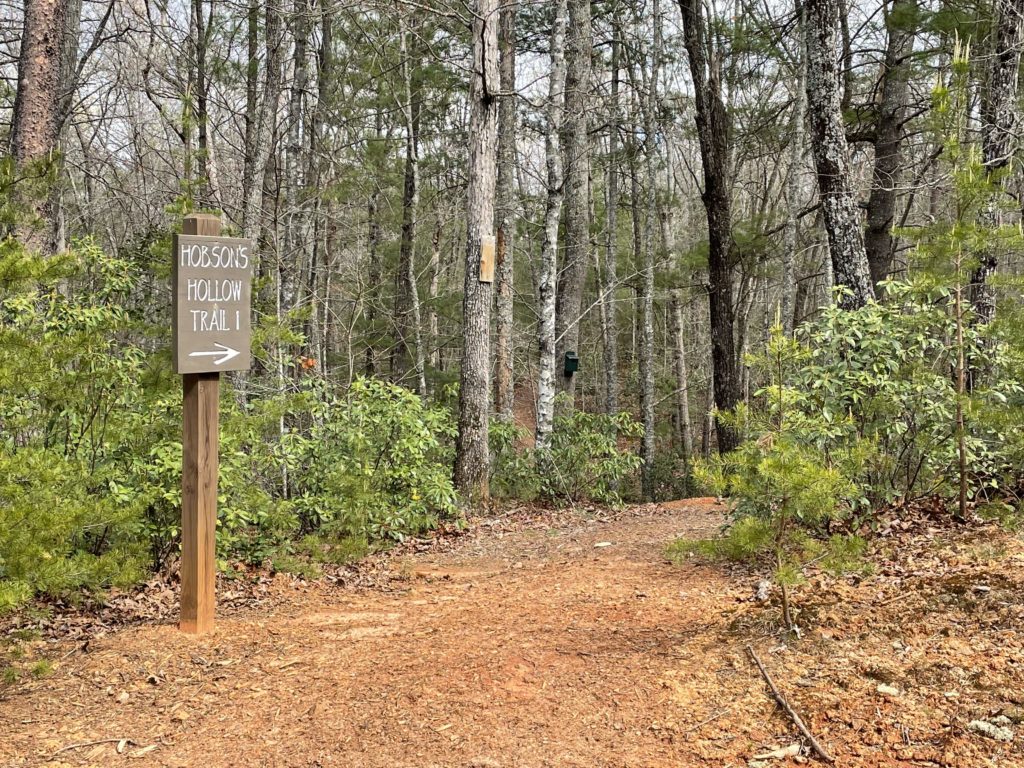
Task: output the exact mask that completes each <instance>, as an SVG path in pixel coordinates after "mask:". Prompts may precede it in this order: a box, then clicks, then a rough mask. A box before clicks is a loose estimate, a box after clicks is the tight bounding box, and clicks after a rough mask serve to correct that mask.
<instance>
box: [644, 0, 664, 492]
mask: <svg viewBox="0 0 1024 768" xmlns="http://www.w3.org/2000/svg"><path fill="white" fill-rule="evenodd" d="M651 25H652V27H653V31H654V34H653V43H652V45H651V51H650V65H649V68H645V76H644V79H645V80H646V81H647V82H646V83H645V85H646V87H647V92H646V94H644V101H643V106H642V110H641V111H642V112H643V119H644V166H645V171H646V174H645V179H644V181H645V184H646V186H647V200H646V205H645V207H646V209H647V210H646V217H645V220H644V221H645V223H644V259H643V265H642V267H641V273H640V284H641V289H640V314H641V331H640V413H641V419H642V421H643V425H644V432H643V438H642V439H641V441H640V458H641V460H642V461H643V464H642V466H641V470H640V485H641V491H642V493H643V496H644V499H646V500H648V501H651V500H652V499H653V498H654V439H655V428H656V425H655V414H654V410H655V402H654V401H655V397H656V393H655V390H654V365H655V360H654V230H655V227H654V225H655V219H656V218H657V215H658V199H657V183H658V179H657V174H656V173H655V156H656V154H657V137H658V125H657V112H658V72H659V67H660V65H661V3H660V2H659V0H653V3H652V4H651Z"/></svg>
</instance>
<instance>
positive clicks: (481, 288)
mask: <svg viewBox="0 0 1024 768" xmlns="http://www.w3.org/2000/svg"><path fill="white" fill-rule="evenodd" d="M498 6H499V3H498V0H475V2H473V3H472V5H471V6H470V8H471V11H472V15H473V18H472V22H471V32H472V39H473V44H472V45H473V67H472V70H471V72H470V82H469V137H468V138H469V165H468V169H467V171H468V173H467V175H468V184H467V190H466V195H467V201H466V269H465V276H464V283H463V285H464V294H463V301H462V369H461V371H460V375H459V422H458V430H459V433H458V437H457V439H456V443H455V472H454V480H455V486H456V488H457V489H458V490H459V491H460V492H461V493H462V494H463V495H465V496H466V497H468V498H476V499H479V500H486V499H487V498H488V497H489V495H490V488H489V482H488V481H489V477H488V472H489V469H490V466H489V464H490V460H489V453H488V448H487V427H488V423H489V420H490V400H491V397H490V395H491V386H490V380H491V375H490V374H491V336H490V333H491V284H490V283H486V282H481V281H480V250H481V245H482V243H483V240H484V238H488V237H491V236H492V235H493V231H494V187H495V176H496V165H497V159H496V149H497V133H498V130H497V122H498V121H497V117H498V115H497V112H498V99H497V96H496V94H495V87H496V86H497V85H498V84H499V82H500V81H499V77H498V18H497V14H498Z"/></svg>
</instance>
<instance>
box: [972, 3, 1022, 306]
mask: <svg viewBox="0 0 1024 768" xmlns="http://www.w3.org/2000/svg"><path fill="white" fill-rule="evenodd" d="M996 6H997V13H998V17H997V21H996V31H995V41H994V42H993V45H992V55H991V58H990V64H989V71H988V79H987V82H986V84H985V90H984V93H983V96H982V129H981V154H982V160H983V162H984V163H985V172H986V174H987V176H988V178H989V180H990V182H992V183H993V185H994V187H995V190H996V191H997V192H999V191H1002V189H1003V179H1002V177H1001V175H1000V172H1001V171H1003V169H1005V168H1006V167H1007V166H1008V165H1009V164H1010V161H1011V160H1012V159H1013V155H1014V152H1015V151H1016V149H1017V137H1016V133H1017V130H1018V122H1019V120H1018V113H1017V99H1018V98H1019V94H1018V92H1017V81H1018V79H1019V77H1020V55H1021V22H1022V20H1024V0H998V2H997V3H996ZM983 222H984V224H985V225H987V226H989V227H992V228H994V227H997V226H999V224H1000V215H999V207H998V200H996V199H993V200H991V201H990V202H989V204H988V206H987V207H986V210H985V212H984V218H983ZM978 262H979V263H978V266H977V267H976V268H975V270H974V273H973V274H972V275H971V283H970V286H969V295H970V298H971V304H972V306H973V308H974V314H975V317H976V321H977V322H979V323H989V322H991V321H992V318H993V317H995V311H996V297H995V291H994V290H993V288H992V286H990V285H988V278H989V277H990V276H991V275H992V274H993V273H994V272H995V271H996V267H997V266H998V256H997V254H996V252H995V251H994V250H986V251H985V252H983V253H981V254H980V255H979V257H978Z"/></svg>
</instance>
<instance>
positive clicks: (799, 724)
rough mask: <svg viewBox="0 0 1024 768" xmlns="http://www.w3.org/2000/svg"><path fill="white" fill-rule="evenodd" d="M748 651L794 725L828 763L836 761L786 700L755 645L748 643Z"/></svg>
mask: <svg viewBox="0 0 1024 768" xmlns="http://www.w3.org/2000/svg"><path fill="white" fill-rule="evenodd" d="M747 653H749V654H750V658H751V659H753V660H754V663H755V664H756V665H757V668H758V669H759V670H760V671H761V677H763V678H764V681H765V682H766V683H768V687H769V688H771V689H772V695H773V696H774V697H775V700H776V701H777V702H778V703H779V706H780V707H782V708H783V709H784V710H785V711H786V714H787V715H789V719H790V720H792V721H793V723H794V725H796V727H797V728H799V729H800V733H802V734H803V735H804V737H805V738H806V739H807V740H808V741H809V742H810V743H811V746H812V747H814V751H815V752H817V753H818V756H819V757H820V758H821V759H822V760H824V761H825V762H826V763H833V762H835V758H834V757H832V755H830V754H829V753H828V752H827V751H825V748H824V747H823V746H821V744H819V743H818V740H817V739H816V738H814V734H812V733H811V732H810V730H809V729H808V728H807V726H806V725H804V721H803V720H801V719H800V715H798V714H797V713H796V710H795V709H793V707H792V706H791V705H790V703H789V702H788V701H786V697H785V696H783V695H782V692H781V691H779V689H778V687H777V686H776V685H775V681H774V680H772V677H771V675H769V674H768V670H767V669H765V668H764V664H762V663H761V660H760V659H759V658H757V654H756V653H754V647H753V646H751V645H748V646H747Z"/></svg>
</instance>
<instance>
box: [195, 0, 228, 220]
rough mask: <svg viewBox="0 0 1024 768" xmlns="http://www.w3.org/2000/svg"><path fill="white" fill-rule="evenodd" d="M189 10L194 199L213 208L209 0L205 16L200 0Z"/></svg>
mask: <svg viewBox="0 0 1024 768" xmlns="http://www.w3.org/2000/svg"><path fill="white" fill-rule="evenodd" d="M192 13H193V15H194V17H195V25H196V39H195V43H194V46H195V57H196V134H197V141H198V143H199V162H200V163H201V167H202V177H203V178H202V184H201V187H200V189H201V191H202V194H201V195H200V196H199V199H198V200H197V201H196V202H197V203H198V204H199V205H200V206H201V207H205V208H216V207H221V206H220V190H219V188H218V184H217V170H216V165H215V164H214V158H213V149H212V146H211V143H210V110H209V106H208V103H209V82H210V79H209V70H208V67H207V64H206V55H207V51H208V50H209V47H210V34H211V25H212V23H213V4H212V3H211V4H210V13H209V17H207V16H206V15H204V13H203V0H193V4H192Z"/></svg>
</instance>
